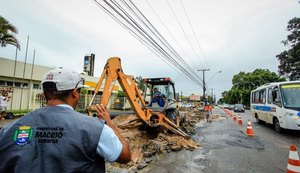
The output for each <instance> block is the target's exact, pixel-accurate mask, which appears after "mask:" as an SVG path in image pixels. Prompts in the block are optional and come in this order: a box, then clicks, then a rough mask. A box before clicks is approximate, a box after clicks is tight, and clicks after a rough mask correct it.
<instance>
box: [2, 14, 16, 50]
mask: <svg viewBox="0 0 300 173" xmlns="http://www.w3.org/2000/svg"><path fill="white" fill-rule="evenodd" d="M17 33H18V30H17V28H16V27H14V26H13V25H12V24H11V23H9V22H8V21H7V20H6V19H5V18H4V17H2V16H0V44H1V47H6V45H8V44H10V45H14V46H16V47H17V48H18V49H20V44H19V41H18V40H17V39H16V38H15V34H17Z"/></svg>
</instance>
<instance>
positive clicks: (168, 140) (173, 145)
mask: <svg viewBox="0 0 300 173" xmlns="http://www.w3.org/2000/svg"><path fill="white" fill-rule="evenodd" d="M203 118H204V115H203V113H201V112H193V111H191V112H187V113H185V122H184V123H183V124H182V127H181V129H182V130H184V131H185V132H186V133H188V134H193V133H194V128H195V125H196V124H197V123H198V122H200V121H201V120H203ZM113 122H114V124H116V125H117V130H118V131H119V133H120V135H122V136H123V137H124V139H125V140H126V141H127V142H128V143H129V145H130V150H131V159H132V161H131V162H129V163H127V164H118V163H111V164H107V171H108V172H122V171H120V169H126V170H127V171H128V170H140V169H143V168H144V167H146V166H147V165H148V164H149V163H151V162H152V161H154V160H156V159H157V158H159V157H160V156H161V155H163V154H164V153H167V152H172V151H180V150H182V149H186V150H194V149H195V148H198V147H200V145H199V144H197V143H196V142H195V141H193V140H192V139H190V138H187V137H182V136H180V135H177V134H171V133H170V132H167V131H166V130H165V129H162V128H158V127H156V128H151V127H149V126H147V125H145V124H144V123H143V122H141V120H140V119H139V118H138V117H137V116H136V115H120V116H117V117H115V118H114V119H113Z"/></svg>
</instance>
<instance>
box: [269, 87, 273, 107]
mask: <svg viewBox="0 0 300 173" xmlns="http://www.w3.org/2000/svg"><path fill="white" fill-rule="evenodd" d="M272 99H273V98H272V88H268V104H271V103H272Z"/></svg>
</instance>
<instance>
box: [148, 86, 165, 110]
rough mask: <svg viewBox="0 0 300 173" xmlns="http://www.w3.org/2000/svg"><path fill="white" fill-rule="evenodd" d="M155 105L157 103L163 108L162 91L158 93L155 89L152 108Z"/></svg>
mask: <svg viewBox="0 0 300 173" xmlns="http://www.w3.org/2000/svg"><path fill="white" fill-rule="evenodd" d="M153 103H157V104H158V105H159V107H163V94H162V93H161V92H160V91H158V89H157V88H154V89H153V93H152V100H151V103H150V106H152V104H153Z"/></svg>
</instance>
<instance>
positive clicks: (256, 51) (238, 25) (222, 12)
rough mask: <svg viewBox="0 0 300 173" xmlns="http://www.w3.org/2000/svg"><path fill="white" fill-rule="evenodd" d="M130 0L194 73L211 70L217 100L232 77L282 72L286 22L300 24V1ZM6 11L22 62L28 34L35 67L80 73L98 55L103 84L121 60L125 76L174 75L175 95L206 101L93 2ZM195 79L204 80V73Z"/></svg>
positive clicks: (0, 9)
mask: <svg viewBox="0 0 300 173" xmlns="http://www.w3.org/2000/svg"><path fill="white" fill-rule="evenodd" d="M99 1H100V0H99ZM132 1H133V2H134V3H135V4H136V6H137V7H138V8H139V9H140V10H141V11H142V12H143V13H144V14H145V16H146V17H147V18H148V19H149V20H150V21H151V23H152V24H153V25H154V26H155V27H156V28H157V29H158V30H159V32H160V33H161V34H162V35H163V36H164V37H165V38H166V39H167V41H168V42H169V43H170V44H171V45H172V46H173V47H174V48H175V49H176V50H177V51H178V52H179V54H180V55H181V56H182V57H184V59H185V61H186V62H187V63H188V64H189V65H190V66H191V67H192V68H193V69H194V70H195V71H197V69H203V68H209V69H210V71H208V72H206V73H205V74H206V75H205V78H206V81H207V85H208V88H209V91H211V89H210V88H213V89H214V90H213V91H214V94H216V96H217V98H219V97H220V93H221V92H223V91H225V90H229V89H230V88H231V86H232V82H231V80H232V77H233V75H235V74H238V73H239V72H241V71H244V72H252V71H253V70H255V69H257V68H263V69H269V70H270V71H273V72H276V73H277V71H278V65H279V62H278V60H277V58H276V55H277V54H279V53H280V52H282V51H283V50H286V49H288V48H287V47H284V46H283V44H282V43H281V41H282V40H284V39H286V36H287V34H288V32H287V31H286V26H287V22H288V21H289V20H290V19H292V18H293V17H300V3H299V2H298V0H251V1H250V0H248V1H246V0H181V1H180V0H138V1H137V0H132ZM181 2H182V4H183V5H184V8H185V10H186V12H187V15H188V17H189V18H187V17H186V15H185V12H184V9H183V7H182V5H181ZM0 4H1V5H0V15H2V16H3V17H4V18H6V19H7V20H8V21H9V22H11V23H12V24H13V25H15V26H16V27H17V29H18V30H19V33H18V35H17V36H16V37H17V38H18V39H19V41H20V43H21V51H20V52H19V53H18V54H19V56H18V60H20V61H24V60H25V50H26V39H27V36H28V35H29V37H30V41H29V50H28V59H27V62H28V63H31V62H32V57H33V51H34V49H35V50H36V59H35V63H36V64H39V65H44V66H50V67H60V66H62V67H66V68H71V69H74V70H76V71H77V72H82V71H83V57H84V55H86V54H89V53H94V54H96V66H95V76H96V77H99V76H100V75H101V73H102V71H103V66H104V64H105V62H106V60H107V59H108V58H109V57H113V56H118V57H120V58H121V59H122V66H123V71H124V72H125V73H126V74H130V75H134V76H142V77H164V76H170V77H171V78H172V79H173V80H174V81H175V83H176V89H177V92H180V91H182V92H183V94H184V95H189V94H192V93H194V94H198V95H202V87H200V86H198V85H197V84H195V83H194V82H193V81H191V80H189V79H187V78H186V77H185V76H184V75H183V74H182V73H180V72H178V70H175V69H174V67H171V66H169V65H167V64H166V63H165V62H164V61H163V60H162V59H161V58H159V57H158V56H157V55H155V54H153V53H152V52H151V51H150V50H149V49H148V48H147V47H146V46H144V45H143V44H141V43H140V42H139V41H138V40H136V39H135V38H134V37H133V36H132V35H131V34H130V33H129V32H128V31H127V30H125V29H124V28H123V27H121V26H120V25H119V24H118V23H116V22H115V21H114V20H113V19H112V18H111V17H110V16H108V15H107V14H106V13H105V12H104V11H103V10H102V9H101V8H99V7H98V6H97V5H96V4H95V3H94V2H93V1H92V0H49V1H46V0H26V1H21V0H0ZM170 5H171V7H172V9H171V8H170ZM151 8H152V9H154V10H155V13H156V14H157V15H158V16H159V18H157V16H156V15H155V13H154V12H153V11H152V10H151ZM172 10H173V11H174V12H175V14H176V17H177V18H178V20H179V22H180V25H181V26H183V30H184V32H183V31H182V29H181V27H180V25H179V24H178V22H177V20H176V18H175V16H174V15H173V13H172ZM188 20H189V21H190V23H191V25H192V27H193V29H194V31H195V35H196V37H195V35H194V34H193V32H192V29H191V27H190V25H189V22H188ZM165 26H166V27H165ZM170 32H171V33H172V35H170ZM186 35H187V37H186ZM195 38H197V39H195ZM197 40H198V43H199V46H200V48H201V49H200V48H199V46H198V44H197ZM189 41H190V42H191V43H192V47H191V46H190V44H189ZM178 43H179V45H178ZM193 49H194V50H193ZM0 56H1V57H4V58H9V59H14V57H15V48H14V47H13V46H7V47H5V48H0ZM0 70H1V69H0ZM220 70H221V71H222V72H221V73H218V74H216V73H217V72H218V71H220ZM197 73H199V76H201V77H202V72H200V71H197Z"/></svg>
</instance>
